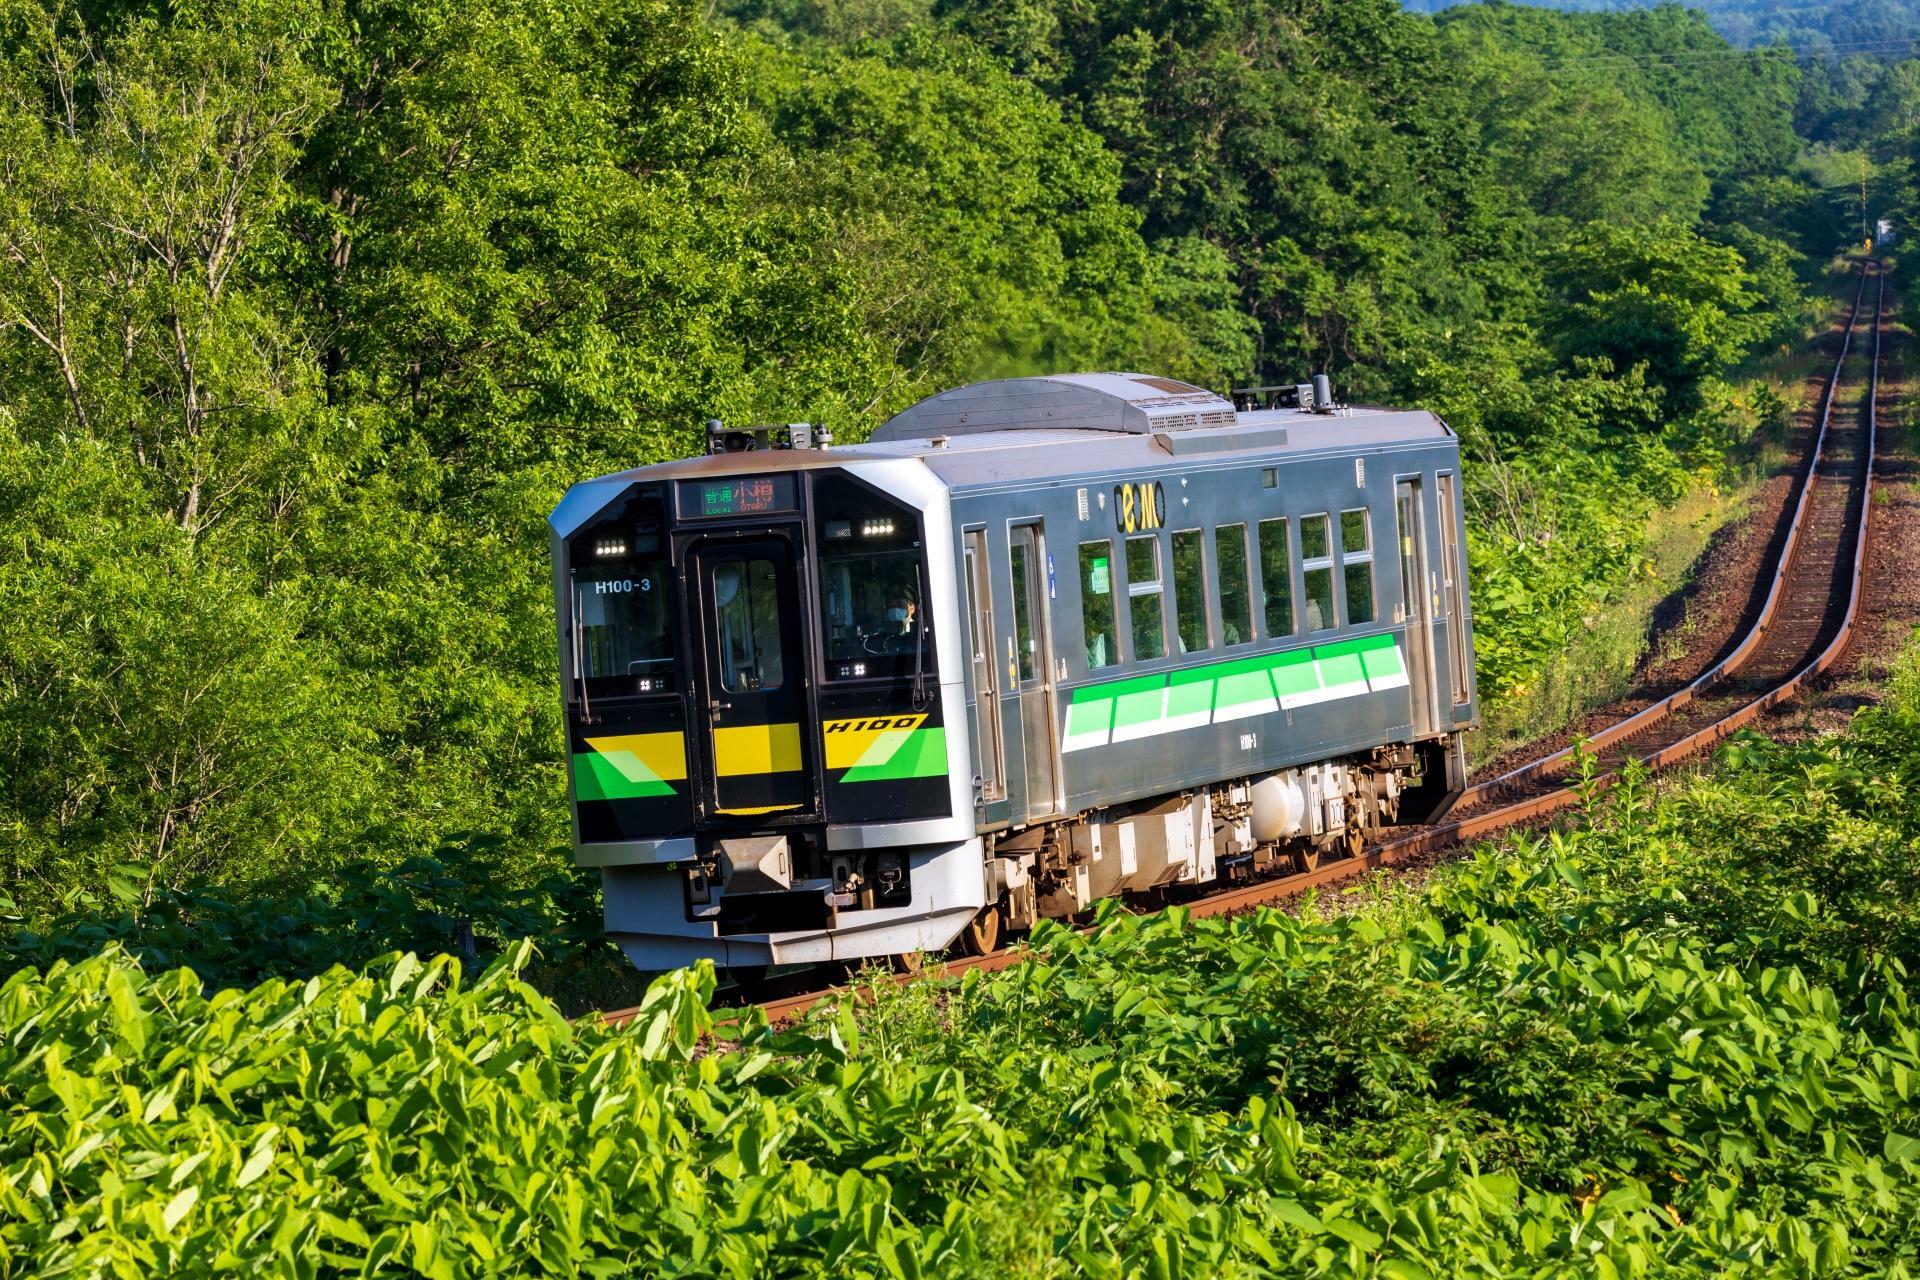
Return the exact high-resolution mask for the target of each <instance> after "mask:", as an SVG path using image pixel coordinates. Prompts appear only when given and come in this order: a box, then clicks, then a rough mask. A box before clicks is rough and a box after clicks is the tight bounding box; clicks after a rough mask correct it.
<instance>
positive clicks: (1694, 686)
mask: <svg viewBox="0 0 1920 1280" xmlns="http://www.w3.org/2000/svg"><path fill="white" fill-rule="evenodd" d="M1877 274H1878V278H1879V289H1878V295H1877V298H1876V300H1875V305H1874V329H1873V354H1872V359H1871V362H1870V365H1869V369H1868V378H1867V397H1866V403H1865V405H1864V406H1863V410H1862V415H1863V416H1862V423H1863V426H1864V428H1865V431H1864V436H1865V451H1864V452H1865V458H1864V463H1863V465H1860V466H1858V467H1857V471H1858V473H1859V475H1860V480H1859V484H1860V495H1859V504H1860V506H1859V516H1858V518H1857V520H1856V522H1855V531H1854V540H1853V564H1852V573H1851V580H1850V586H1849V590H1848V596H1847V603H1846V608H1845V611H1844V613H1843V614H1842V617H1841V620H1840V625H1839V626H1838V628H1837V629H1836V630H1835V633H1834V635H1833V636H1832V638H1831V639H1830V640H1829V641H1828V643H1827V644H1826V646H1825V647H1824V648H1823V649H1822V650H1821V652H1820V653H1819V654H1818V655H1817V656H1816V657H1814V658H1812V659H1811V660H1809V661H1808V662H1806V663H1804V664H1803V665H1802V666H1800V667H1799V668H1798V669H1797V670H1795V671H1794V672H1793V673H1792V674H1791V675H1790V676H1788V677H1787V678H1786V679H1785V680H1783V681H1782V682H1781V683H1779V684H1777V685H1775V686H1774V687H1773V688H1772V689H1770V690H1768V691H1767V692H1766V693H1765V694H1763V695H1761V696H1760V697H1758V698H1755V699H1753V700H1752V701H1750V702H1748V703H1746V704H1745V705H1744V706H1741V707H1740V708H1738V709H1737V710H1735V711H1733V712H1731V713H1730V714H1728V715H1726V716H1723V717H1721V718H1719V719H1717V720H1715V721H1714V722H1712V723H1711V724H1709V725H1707V726H1705V727H1704V728H1702V729H1700V730H1698V731H1696V732H1694V733H1692V734H1689V735H1687V736H1686V737H1684V738H1681V739H1679V740H1678V741H1675V742H1673V743H1669V744H1668V745H1666V746H1664V747H1661V748H1659V749H1657V750H1655V751H1651V752H1649V753H1647V754H1645V755H1643V756H1640V757H1638V759H1639V760H1640V762H1641V763H1642V764H1644V765H1646V766H1648V767H1649V768H1653V769H1660V768H1665V767H1668V766H1670V765H1672V764H1674V763H1676V762H1678V761H1680V760H1682V759H1685V758H1686V757H1688V756H1691V755H1693V754H1695V753H1696V752H1698V751H1700V750H1702V749H1703V748H1705V747H1708V746H1711V745H1713V744H1714V743H1717V742H1719V741H1721V740H1722V739H1724V738H1726V737H1729V736H1731V735H1732V734H1734V733H1736V732H1738V731H1739V730H1740V729H1742V728H1744V727H1746V726H1747V725H1749V724H1751V723H1753V722H1754V721H1755V720H1757V719H1759V718H1760V716H1762V715H1763V714H1765V713H1766V712H1767V711H1769V710H1771V709H1772V708H1774V707H1776V706H1778V705H1780V704H1781V703H1783V702H1786V701H1788V700H1790V699H1791V698H1793V697H1794V696H1796V695H1797V694H1799V693H1800V692H1802V691H1803V690H1804V688H1805V687H1806V685H1807V684H1808V683H1810V682H1811V681H1812V680H1814V679H1815V678H1817V677H1818V676H1820V675H1821V674H1823V673H1825V672H1826V671H1828V670H1829V669H1831V667H1832V666H1833V665H1834V663H1836V662H1838V661H1839V659H1840V657H1841V655H1842V654H1844V653H1845V651H1846V649H1847V646H1848V645H1849V644H1850V643H1851V642H1852V640H1853V628H1854V624H1855V622H1856V621H1857V619H1858V617H1859V609H1860V601H1861V597H1862V594H1863V590H1864V586H1865V573H1866V558H1867V549H1868V545H1869V540H1870V529H1869V524H1870V518H1871V511H1872V507H1873V501H1872V498H1873V468H1874V462H1875V459H1876V449H1877V442H1878V413H1879V386H1880V352H1881V340H1882V330H1883V328H1884V322H1885V308H1886V292H1887V282H1886V274H1885V272H1884V270H1882V271H1880V272H1879V273H1877ZM1866 286H1867V275H1866V273H1865V272H1864V270H1863V273H1862V276H1861V280H1860V285H1859V288H1858V290H1857V291H1856V292H1855V295H1854V300H1853V307H1852V309H1851V311H1850V312H1849V314H1848V317H1847V327H1846V332H1845V334H1844V335H1843V336H1842V339H1841V347H1840V355H1839V358H1838V359H1837V360H1836V361H1835V362H1834V367H1833V372H1832V374H1831V375H1829V377H1828V379H1827V385H1826V389H1825V391H1824V393H1823V395H1822V397H1821V406H1820V417H1819V425H1818V429H1817V432H1816V435H1815V439H1814V445H1813V448H1812V450H1811V451H1810V456H1809V458H1808V462H1807V468H1806V473H1805V475H1804V476H1803V477H1802V479H1801V481H1800V496H1799V499H1798V501H1797V503H1796V504H1795V508H1794V515H1793V519H1792V522H1791V523H1790V524H1789V526H1788V530H1787V537H1786V540H1785V541H1784V543H1783V544H1782V546H1781V551H1780V555H1779V556H1778V558H1777V559H1776V560H1775V562H1774V564H1773V567H1772V580H1771V582H1770V584H1769V588H1768V592H1767V598H1766V601H1765V603H1764V604H1763V605H1762V607H1761V611H1760V615H1759V618H1758V619H1757V620H1756V622H1755V624H1754V626H1753V627H1752V628H1751V629H1750V630H1749V631H1748V633H1747V635H1746V636H1745V637H1744V638H1743V639H1742V640H1741V642H1740V643H1739V644H1738V645H1737V646H1735V648H1734V649H1733V650H1731V651H1730V652H1729V653H1728V654H1727V656H1726V657H1724V658H1722V659H1721V660H1720V661H1719V662H1717V663H1715V664H1714V665H1713V667H1711V668H1709V669H1708V670H1707V671H1706V672H1704V673H1702V674H1701V675H1700V676H1699V677H1698V678H1696V679H1695V680H1693V681H1691V682H1690V683H1689V684H1688V685H1687V686H1686V687H1685V688H1683V689H1681V690H1679V691H1677V692H1675V693H1673V694H1671V695H1669V696H1668V697H1666V698H1663V699H1661V700H1660V701H1659V702H1657V703H1654V704H1652V705H1651V706H1649V707H1646V708H1644V709H1642V710H1641V711H1639V712H1637V713H1635V714H1634V715H1632V716H1629V717H1627V718H1626V719H1624V720H1621V721H1619V722H1617V723H1615V724H1613V725H1609V726H1608V727H1607V728H1605V729H1603V730H1601V731H1600V732H1599V733H1597V734H1595V735H1593V736H1592V737H1590V738H1589V739H1587V744H1588V748H1589V749H1592V748H1594V747H1603V746H1607V745H1611V744H1613V743H1617V742H1620V741H1623V740H1625V739H1628V738H1631V737H1633V736H1634V735H1635V734H1637V733H1640V732H1643V731H1644V730H1646V729H1647V728H1649V727H1651V726H1652V725H1654V724H1656V723H1658V722H1659V721H1660V720H1661V719H1663V718H1665V717H1666V716H1668V715H1671V714H1672V713H1673V712H1674V711H1676V710H1678V709H1679V708H1680V707H1683V706H1685V705H1687V704H1688V703H1689V702H1692V701H1694V700H1695V699H1696V698H1697V697H1698V696H1699V694H1701V693H1702V692H1704V691H1705V690H1706V689H1707V688H1708V687H1709V686H1710V685H1712V684H1715V683H1718V682H1719V681H1720V680H1722V679H1725V678H1726V677H1727V676H1729V675H1731V674H1733V673H1734V672H1735V671H1736V670H1738V669H1739V668H1740V667H1741V666H1742V665H1743V664H1744V663H1745V662H1746V661H1747V660H1748V659H1749V658H1750V657H1751V656H1752V655H1753V653H1754V652H1755V651H1756V650H1757V649H1758V648H1759V646H1760V643H1761V641H1762V640H1764V639H1765V637H1766V635H1767V633H1768V631H1769V629H1770V628H1771V626H1772V623H1773V620H1774V615H1775V612H1776V610H1777V608H1778V606H1779V604H1780V601H1781V599H1782V598H1783V596H1782V593H1783V590H1784V588H1785V586H1786V584H1787V581H1788V579H1789V577H1790V575H1791V570H1792V568H1793V564H1794V553H1795V551H1796V550H1797V549H1798V547H1799V541H1800V536H1801V533H1802V530H1803V529H1804V527H1805V523H1806V517H1807V511H1808V509H1809V505H1810V497H1811V494H1812V492H1813V490H1814V487H1815V484H1816V482H1817V478H1818V471H1819V466H1820V460H1821V458H1822V457H1823V456H1824V453H1825V450H1826V446H1827V438H1828V434H1829V431H1828V427H1829V423H1830V421H1831V418H1832V413H1833V404H1834V397H1835V394H1836V391H1837V389H1838V387H1839V384H1840V381H1841V378H1842V375H1843V373H1844V370H1845V366H1846V362H1847V359H1848V356H1849V354H1850V353H1851V350H1852V345H1853V331H1854V329H1855V328H1856V327H1857V326H1858V322H1859V316H1860V309H1861V306H1862V304H1863V302H1864V299H1865V296H1866ZM1842 536H1843V538H1844V534H1843V535H1842ZM1656 712H1657V714H1653V713H1656ZM1573 750H1574V749H1573V748H1571V747H1569V748H1565V749H1563V750H1560V751H1556V752H1554V753H1553V754H1551V755H1548V756H1543V757H1541V758H1540V759H1538V760H1535V761H1532V762H1530V763H1528V764H1526V765H1523V766H1521V768H1519V769H1514V770H1510V771H1508V772H1507V773H1505V774H1502V775H1501V776H1500V777H1498V778H1495V779H1493V780H1491V781H1489V782H1486V783H1481V784H1478V785H1477V786H1476V787H1472V788H1469V789H1468V790H1467V791H1466V792H1465V793H1464V794H1463V799H1462V801H1461V803H1473V802H1474V801H1476V800H1480V799H1484V798H1485V797H1486V796H1488V795H1490V794H1492V793H1493V792H1494V791H1495V790H1496V789H1497V788H1501V787H1506V786H1511V785H1514V784H1515V783H1517V782H1522V781H1527V780H1531V779H1533V778H1537V777H1539V776H1540V775H1541V774H1543V773H1545V772H1547V771H1548V770H1549V769H1551V768H1552V767H1554V766H1555V765H1556V764H1559V763H1562V762H1565V761H1567V760H1569V759H1571V758H1572V756H1573ZM1618 776H1619V773H1618V771H1617V770H1615V771H1610V772H1608V773H1604V774H1600V775H1596V776H1595V777H1593V778H1592V779H1591V780H1588V781H1585V782H1583V783H1582V784H1577V785H1572V786H1566V787H1561V788H1558V789H1556V790H1553V791H1550V792H1547V793H1545V794H1543V795H1539V796H1534V797H1531V798H1529V799H1526V800H1521V801H1517V802H1515V803H1512V804H1507V805H1502V806H1499V807H1496V808H1493V809H1490V810H1488V811H1486V812H1484V813H1479V814H1475V815H1472V816H1469V817H1465V818H1458V819H1454V820H1452V821H1449V822H1442V823H1439V824H1436V825H1432V826H1427V827H1422V828H1420V829H1418V830H1415V831H1410V832H1407V833H1405V834H1403V835H1399V836H1393V837H1390V838H1388V839H1386V840H1382V841H1380V842H1379V843H1377V844H1374V845H1372V846H1371V847H1369V848H1368V849H1366V850H1365V851H1363V852H1362V853H1360V854H1359V855H1358V856H1356V857H1352V858H1346V859H1342V860H1340V861H1337V862H1329V863H1326V864H1323V865H1322V866H1319V867H1317V868H1314V869H1313V870H1310V871H1304V872H1299V873H1296V874H1294V875H1287V876H1279V877H1275V878H1273V879H1269V880H1262V881H1259V882H1258V883H1255V884H1250V885H1245V886H1242V887H1240V888H1237V889H1229V890H1225V891H1223V892H1219V893H1214V894H1210V895H1208V896H1206V897H1204V898H1200V899H1197V900H1195V901H1193V902H1191V903H1188V904H1186V906H1185V909H1186V910H1187V911H1188V912H1189V914H1190V915H1191V916H1193V917H1194V918H1197V919H1205V918H1208V917H1213V916H1222V915H1231V914H1233V913H1235V912H1240V911H1248V910H1252V909H1253V908H1255V907H1259V906H1265V905H1268V904H1270V903H1274V902H1278V901H1282V900H1285V899H1287V898H1292V897H1296V896H1298V895H1299V894H1301V893H1304V892H1306V891H1307V890H1309V889H1314V888H1318V887H1321V886H1323V885H1328V884H1334V883H1337V882H1339V881H1342V880H1347V879H1351V878H1354V877H1356V876H1360V875H1364V874H1366V873H1367V872H1370V871H1375V870H1378V869H1381V868H1383V867H1388V866H1393V865H1395V864H1398V863H1404V862H1406V861H1408V860H1410V859H1412V858H1415V857H1418V856H1419V855H1421V854H1424V853H1430V852H1433V851H1435V850H1438V849H1441V848H1445V847H1449V846H1452V845H1457V844H1462V843H1465V842H1466V841H1469V840H1473V839H1476V838H1478V837H1480V836H1484V835H1490V834H1493V833H1494V832H1497V831H1501V830H1504V829H1506V828H1509V827H1514V826H1519V825H1521V824H1523V823H1526V822H1530V821H1534V820H1536V819H1538V818H1541V817H1544V816H1546V815H1548V814H1551V813H1554V812H1556V811H1558V810H1560V809H1564V808H1567V807H1569V806H1571V805H1573V804H1576V803H1578V802H1579V801H1580V799H1581V795H1582V792H1583V790H1586V789H1588V788H1591V789H1596V790H1597V789H1604V788H1606V787H1607V786H1609V785H1611V784H1612V783H1613V782H1614V781H1615V780H1617V778H1618ZM1027 955H1028V953H1027V952H1026V951H1025V950H1024V949H1020V948H1002V949H1000V950H998V951H994V952H991V953H989V954H987V955H984V956H965V957H957V958H953V959H948V960H941V961H933V962H930V963H929V964H928V965H927V966H926V967H925V968H924V969H922V970H920V971H918V972H917V973H907V974H898V975H895V976H894V978H893V981H894V982H895V983H897V984H904V983H906V982H909V981H913V980H915V979H918V978H943V977H955V976H958V975H959V974H962V973H965V972H967V971H968V970H972V969H978V970H981V971H983V972H993V971H996V970H1001V969H1007V968H1011V967H1012V966H1014V965H1016V964H1019V963H1021V962H1023V961H1024V960H1025V959H1026V957H1027ZM859 990H860V989H859V988H857V987H852V988H849V987H832V988H827V989H824V990H814V991H807V992H802V993H799V994H795V995H791V996H784V997H779V998H776V999H771V1000H765V1001H760V1002H757V1007H758V1008H759V1009H760V1010H761V1011H762V1012H764V1013H765V1014H766V1015H767V1017H768V1018H769V1019H770V1020H772V1021H774V1022H780V1021H783V1020H785V1019H789V1018H794V1017H798V1016H799V1015H801V1014H803V1013H805V1012H806V1011H807V1010H808V1009H810V1008H812V1007H813V1006H815V1005H817V1004H819V1003H822V1002H823V1001H827V1000H832V999H836V998H840V997H844V996H848V995H856V996H857V994H858V992H859ZM635 1012H636V1011H635V1010H633V1009H621V1010H617V1011H613V1012H609V1013H601V1014H598V1015H591V1014H590V1015H587V1016H589V1017H593V1016H598V1017H599V1018H600V1019H601V1020H602V1021H604V1022H606V1023H608V1024H610V1025H615V1026H618V1025H623V1024H624V1023H626V1022H627V1021H629V1020H630V1019H631V1018H632V1016H633V1014H634V1013H635Z"/></svg>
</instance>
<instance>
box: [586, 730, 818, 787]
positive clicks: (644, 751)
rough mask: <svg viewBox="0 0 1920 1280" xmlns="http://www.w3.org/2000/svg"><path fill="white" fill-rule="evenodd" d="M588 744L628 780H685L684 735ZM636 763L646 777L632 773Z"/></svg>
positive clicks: (633, 737)
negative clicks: (650, 778)
mask: <svg viewBox="0 0 1920 1280" xmlns="http://www.w3.org/2000/svg"><path fill="white" fill-rule="evenodd" d="M587 745H588V746H590V747H592V748H593V749H594V750H595V751H598V752H599V753H600V754H601V755H603V756H606V757H607V759H608V760H609V761H610V762H611V763H612V764H613V767H614V768H616V769H618V770H620V772H621V773H622V774H624V775H625V776H626V777H627V778H628V779H629V780H631V781H634V782H640V781H644V780H646V778H647V777H649V776H651V777H653V778H658V779H659V780H660V781H662V782H683V781H685V780H686V776H687V738H686V735H685V734H683V733H629V734H623V735H621V736H619V737H613V738H588V739H587ZM628 757H631V760H630V759H629V758H628ZM635 760H637V761H638V762H639V764H640V766H641V767H642V768H643V769H645V770H646V773H645V774H641V775H636V774H635V773H634V771H633V769H632V768H631V767H630V765H631V763H632V761H635ZM796 767H797V766H796Z"/></svg>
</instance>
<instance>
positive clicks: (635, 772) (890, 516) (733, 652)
mask: <svg viewBox="0 0 1920 1280" xmlns="http://www.w3.org/2000/svg"><path fill="white" fill-rule="evenodd" d="M552 524H553V535H554V539H553V540H554V592H555V603H556V612H557V616H558V618H559V640H560V650H561V654H560V658H561V670H562V671H563V672H564V673H565V685H566V690H567V693H566V710H567V718H568V726H569V734H570V746H571V751H570V755H571V769H570V777H571V787H572V797H571V798H572V801H573V815H574V824H575V828H574V844H575V850H576V857H577V860H578V861H579V862H580V863H581V864H582V865H584V866H594V867H598V868H600V869H601V874H602V880H603V884H604V888H605V899H606V925H607V930H608V932H609V933H610V934H611V935H612V936H613V938H614V939H615V941H617V942H618V943H619V944H620V945H621V947H622V948H623V949H624V950H625V951H626V953H627V955H628V956H629V958H630V959H631V960H632V961H633V962H634V964H635V965H637V966H638V967H640V968H642V969H660V968H667V967H672V966H677V965H683V964H687V963H690V962H691V961H693V960H694V959H697V958H700V957H707V958H711V959H713V960H714V961H715V962H716V963H719V964H722V965H729V966H750V965H762V964H770V963H806V962H821V961H830V960H846V959H856V958H859V957H863V956H878V955H889V954H898V953H904V952H913V951H917V950H922V949H937V948H939V947H942V946H945V945H946V944H947V943H949V942H950V941H951V940H952V938H953V937H954V935H955V934H956V933H957V932H958V931H959V930H960V928H961V927H962V926H963V925H964V924H966V922H967V921H968V920H970V919H972V918H973V916H974V915H975V914H976V913H977V912H978V911H979V909H980V908H981V907H982V906H983V905H984V904H985V901H986V893H985V887H984V881H983V876H982V854H981V848H980V842H979V840H978V838H977V837H976V836H975V834H974V824H973V815H972V809H971V794H970V792H969V791H968V789H967V787H966V779H965V777H964V776H956V771H955V768H953V767H950V762H952V764H956V765H961V766H962V768H964V762H965V760H966V758H967V755H968V750H969V747H968V742H967V735H966V733H965V718H964V717H965V709H964V704H963V694H962V688H963V678H964V677H963V664H964V661H965V656H964V652H963V650H962V649H961V647H960V645H959V639H958V637H959V627H960V626H961V625H962V623H961V619H960V617H959V614H958V611H957V609H955V607H954V605H953V601H954V600H955V598H956V596H957V594H958V586H959V584H958V583H957V582H956V581H955V580H954V577H955V573H954V565H953V563H952V557H951V556H950V555H944V554H937V553H936V554H933V555H929V554H928V549H929V548H945V547H947V546H949V545H951V539H952V534H951V518H950V515H949V508H948V503H947V494H946V490H945V488H944V487H943V486H942V485H941V484H940V483H939V482H938V481H937V480H935V479H934V477H933V476H932V474H931V473H930V472H929V471H928V470H927V469H926V468H925V467H924V466H922V465H921V464H920V463H919V462H917V461H915V460H910V459H876V460H857V459H853V458H850V457H848V456H847V455H845V454H834V455H829V454H825V453H814V452H808V451H778V452H774V451H763V452H747V453H741V454H723V455H719V456H714V457H707V458H699V459H693V460H691V461H688V462H684V463H670V464H665V465H663V466H659V467H652V468H642V469H640V470H638V471H634V472H628V473H624V474H623V475H620V476H614V477H609V478H606V479H602V480H596V481H590V482H588V483H586V484H583V485H579V486H576V487H575V488H574V489H573V490H572V491H571V492H570V493H569V494H568V496H567V499H566V500H565V501H564V502H563V503H562V505H561V506H560V508H559V509H558V510H556V511H555V513H554V516H553V519H552Z"/></svg>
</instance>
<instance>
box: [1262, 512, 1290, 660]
mask: <svg viewBox="0 0 1920 1280" xmlns="http://www.w3.org/2000/svg"><path fill="white" fill-rule="evenodd" d="M1260 590H1261V593H1262V594H1263V595H1264V596H1265V598H1266V602H1267V635H1269V636H1271V637H1275V638H1278V637H1280V636H1290V635H1292V634H1293V548H1292V547H1291V546H1289V545H1288V540H1287V522H1286V521H1285V520H1262V521H1261V522H1260Z"/></svg>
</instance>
